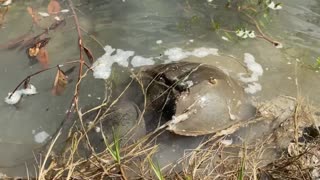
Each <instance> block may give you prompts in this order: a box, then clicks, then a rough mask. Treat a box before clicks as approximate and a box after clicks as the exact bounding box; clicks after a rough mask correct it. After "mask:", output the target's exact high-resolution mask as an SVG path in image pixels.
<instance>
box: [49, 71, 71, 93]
mask: <svg viewBox="0 0 320 180" xmlns="http://www.w3.org/2000/svg"><path fill="white" fill-rule="evenodd" d="M67 84H68V77H67V76H66V74H65V73H64V72H63V71H62V70H61V69H60V68H58V71H57V74H56V77H55V79H54V83H53V88H52V90H51V92H52V94H53V95H61V94H62V93H63V92H64V90H65V89H66V87H67Z"/></svg>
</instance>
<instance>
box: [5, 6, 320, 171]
mask: <svg viewBox="0 0 320 180" xmlns="http://www.w3.org/2000/svg"><path fill="white" fill-rule="evenodd" d="M37 2H38V3H39V4H37V5H36V7H39V8H40V10H42V11H45V9H46V3H45V2H42V1H37ZM31 3H32V4H31ZM78 3H80V1H77V2H76V1H75V4H76V5H79V6H77V8H78V9H79V10H80V11H79V16H80V23H81V25H82V26H83V28H84V29H86V31H88V32H89V34H91V35H94V36H95V37H96V38H97V39H98V40H99V41H100V42H101V44H102V45H103V46H105V45H111V46H112V47H113V48H120V49H124V50H133V51H135V52H136V55H140V56H144V57H157V56H159V55H160V54H163V53H164V51H165V50H166V49H168V48H172V47H180V48H182V49H186V50H193V49H194V48H198V47H210V48H217V49H219V53H220V54H222V55H221V56H219V57H211V56H210V57H206V58H202V59H197V58H193V59H192V61H199V62H200V61H201V62H207V63H209V64H210V63H212V64H217V65H219V66H221V67H222V68H225V69H227V70H229V71H230V72H231V75H232V73H233V75H234V76H235V77H236V75H237V73H238V72H239V71H240V70H239V69H233V66H232V63H230V62H231V60H226V59H228V58H227V57H226V56H227V55H233V56H234V57H236V58H237V59H238V60H239V61H241V62H243V59H244V53H250V54H252V55H253V56H254V57H255V60H256V61H257V62H258V63H259V64H261V65H262V67H263V68H264V73H263V76H262V77H260V79H259V83H260V84H261V85H262V91H260V92H258V93H256V94H255V95H254V97H255V98H257V99H258V100H264V99H271V98H272V97H275V96H277V95H280V94H284V95H291V96H296V95H297V89H299V94H300V95H302V96H304V97H305V98H306V99H308V100H310V101H311V102H312V103H314V104H316V105H319V103H320V96H318V91H319V90H318V89H319V88H320V83H319V78H320V74H319V73H318V72H317V71H315V70H311V69H309V68H307V67H306V65H313V64H314V63H315V59H316V58H317V57H318V56H320V49H319V47H320V3H319V2H318V1H317V0H304V1H299V0H283V1H282V3H283V9H282V10H280V11H276V12H274V11H271V13H270V16H271V21H270V22H266V28H265V31H266V32H267V34H269V35H270V36H272V37H273V39H276V40H277V41H280V42H281V43H282V44H283V45H284V48H282V49H276V48H274V47H273V46H272V45H271V44H270V43H268V42H266V41H264V40H261V39H246V40H241V41H239V40H238V39H237V38H236V39H235V41H225V40H223V39H222V38H221V36H223V35H224V34H223V33H218V34H217V33H215V32H213V31H212V30H210V27H209V22H210V18H215V19H217V21H220V22H221V25H232V24H238V22H239V17H237V16H236V13H234V12H231V11H226V10H225V9H224V8H223V3H221V2H218V1H217V2H215V1H214V2H213V4H214V5H212V4H211V5H208V3H207V2H206V1H196V0H194V1H192V0H189V1H185V0H175V1H172V0H162V1H156V0H127V1H125V2H123V1H121V0H117V1H116V0H113V1H111V0H109V1H101V0H100V1H98V0H95V1H83V2H81V3H82V5H80V4H78ZM33 4H34V2H16V3H15V4H13V5H12V7H11V9H10V11H9V13H8V15H7V19H6V23H5V25H4V28H2V29H0V42H1V43H4V42H6V41H8V40H10V39H12V38H14V37H16V36H18V35H21V34H23V33H25V32H26V31H27V30H28V29H29V27H30V25H31V23H30V22H31V18H30V17H29V16H28V15H27V13H26V7H27V6H30V5H33ZM65 7H66V6H65ZM190 19H193V20H192V21H190ZM226 19H227V20H228V21H226ZM72 23H73V22H72V18H71V17H69V18H67V26H66V27H64V28H63V29H62V30H60V31H56V32H55V33H54V35H53V38H52V40H51V42H50V43H49V45H48V48H47V49H48V51H49V57H50V65H55V64H58V63H63V62H65V61H67V60H68V59H76V58H77V56H78V53H77V49H76V48H77V46H76V36H75V33H74V29H72ZM157 40H162V44H157V43H156V42H157ZM190 40H192V41H190ZM85 42H86V44H87V45H88V47H90V48H91V50H92V51H93V53H94V54H95V57H99V56H100V55H102V54H103V50H102V49H101V47H100V46H99V45H98V43H96V42H95V41H94V40H93V39H91V38H89V37H86V38H85ZM213 58H214V60H213ZM0 59H1V63H2V64H1V68H0V82H1V89H0V97H3V98H4V97H6V96H7V93H8V92H10V91H12V90H13V89H14V87H15V86H16V85H17V84H18V83H19V81H20V80H22V79H23V78H24V77H25V76H26V75H28V74H30V73H33V72H35V71H38V70H40V69H41V67H40V66H39V65H38V64H36V65H33V66H29V64H28V59H27V56H26V55H25V53H24V52H23V51H22V52H18V51H1V53H0ZM229 59H230V58H229ZM211 61H212V62H211ZM233 63H234V62H233ZM302 64H303V65H302ZM240 72H241V71H240ZM54 75H55V71H54V70H53V71H49V72H45V73H43V74H41V75H39V76H37V77H35V78H33V79H32V80H31V82H32V84H34V85H35V86H36V87H37V90H38V92H39V94H37V95H35V96H32V97H25V98H23V101H22V102H21V103H20V104H19V107H18V108H16V107H13V106H9V105H7V104H6V103H5V102H2V103H0V106H1V107H0V113H1V118H0V124H1V126H0V167H4V169H3V170H4V172H6V173H9V174H10V173H13V172H17V170H15V169H14V168H9V169H7V168H6V167H15V166H16V165H20V172H19V173H18V174H21V173H22V174H23V173H24V161H25V160H27V159H32V158H33V155H32V150H33V149H35V148H37V147H40V146H41V144H38V143H36V142H35V141H34V133H37V132H41V131H45V132H47V133H48V134H49V135H51V134H53V133H54V132H55V131H56V129H57V128H58V127H59V125H60V123H61V121H62V120H63V119H64V118H65V112H66V110H67V108H68V107H69V105H70V101H71V97H72V93H73V88H72V87H73V86H74V83H71V84H70V86H69V87H68V88H67V90H66V92H64V95H63V96H58V97H57V96H52V95H51V93H50V89H51V87H52V84H53V78H54ZM296 78H297V82H298V84H297V83H296V80H295V79H296ZM83 84H86V87H83V88H82V101H81V104H82V105H85V104H91V103H92V104H94V103H96V102H98V101H99V99H101V98H102V97H103V92H104V88H103V81H102V80H94V79H93V78H92V77H91V76H90V77H88V78H87V80H86V82H84V83H83ZM89 94H90V95H89ZM88 95H89V96H91V97H88ZM186 139H188V138H177V140H176V142H175V141H171V142H170V143H168V144H164V145H163V146H162V147H161V148H160V149H161V150H163V151H162V152H163V153H162V154H160V155H159V158H160V160H159V161H160V163H161V164H165V163H166V162H167V161H168V160H169V159H170V160H172V157H176V158H178V157H179V155H178V154H183V150H184V149H188V148H194V147H195V146H196V144H197V143H190V144H189V146H188V145H187V143H185V141H186ZM200 140H201V138H199V141H200ZM168 147H170V148H168ZM168 157H170V158H168Z"/></svg>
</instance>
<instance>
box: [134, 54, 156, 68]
mask: <svg viewBox="0 0 320 180" xmlns="http://www.w3.org/2000/svg"><path fill="white" fill-rule="evenodd" d="M131 65H132V66H133V67H140V66H146V65H154V61H153V59H152V58H145V57H142V56H134V57H133V58H132V60H131Z"/></svg>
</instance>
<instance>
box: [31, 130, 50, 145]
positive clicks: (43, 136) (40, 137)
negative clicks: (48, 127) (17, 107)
mask: <svg viewBox="0 0 320 180" xmlns="http://www.w3.org/2000/svg"><path fill="white" fill-rule="evenodd" d="M49 137H50V135H49V134H48V133H47V132H45V131H41V132H38V133H36V134H35V135H34V141H35V142H36V143H39V144H41V143H43V142H45V141H46V140H47V139H48V138H49Z"/></svg>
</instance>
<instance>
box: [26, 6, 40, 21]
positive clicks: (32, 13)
mask: <svg viewBox="0 0 320 180" xmlns="http://www.w3.org/2000/svg"><path fill="white" fill-rule="evenodd" d="M27 11H28V14H29V15H30V16H31V18H32V21H33V23H35V24H39V21H40V17H39V16H38V14H37V12H36V11H35V10H34V9H33V8H32V7H27Z"/></svg>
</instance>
